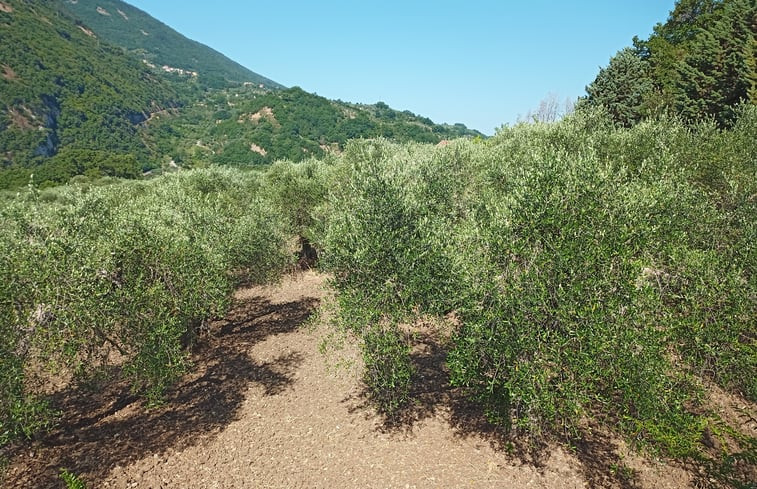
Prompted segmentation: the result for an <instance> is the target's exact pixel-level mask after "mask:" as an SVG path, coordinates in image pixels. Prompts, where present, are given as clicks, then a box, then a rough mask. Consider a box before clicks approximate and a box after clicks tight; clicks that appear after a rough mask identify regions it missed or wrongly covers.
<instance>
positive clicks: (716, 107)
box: [582, 0, 757, 126]
mask: <svg viewBox="0 0 757 489" xmlns="http://www.w3.org/2000/svg"><path fill="white" fill-rule="evenodd" d="M586 91H587V94H588V96H587V97H586V99H585V100H583V101H582V103H585V104H586V105H589V106H604V107H606V108H607V109H608V110H609V112H610V114H612V117H613V119H614V120H615V121H616V122H617V123H619V124H622V125H624V126H630V125H633V124H635V123H637V122H639V121H641V120H643V119H645V118H648V117H651V116H655V115H661V114H671V115H675V116H680V117H682V118H684V119H685V120H687V121H690V122H691V121H697V120H700V119H702V118H705V119H710V118H711V119H714V120H715V121H717V122H718V124H720V125H721V126H724V125H727V124H729V123H731V122H732V121H733V118H734V115H735V107H736V106H737V105H738V104H739V103H740V102H747V103H752V104H755V103H757V3H755V2H754V1H753V0H681V1H679V2H677V3H676V6H675V8H674V9H673V11H672V12H671V13H670V16H669V18H668V20H667V21H666V22H665V23H664V24H662V23H661V24H657V26H655V28H654V32H653V33H652V35H651V36H650V37H649V39H638V38H634V41H633V47H628V48H625V49H623V50H622V51H620V52H619V53H618V54H617V55H615V56H614V57H613V58H612V59H611V60H610V63H609V65H608V66H607V67H605V68H603V69H602V70H600V72H599V74H598V75H597V78H596V79H595V80H594V81H593V82H592V83H591V84H590V85H589V86H588V87H587V88H586Z"/></svg>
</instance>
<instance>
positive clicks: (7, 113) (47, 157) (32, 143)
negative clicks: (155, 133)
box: [0, 0, 179, 188]
mask: <svg viewBox="0 0 757 489" xmlns="http://www.w3.org/2000/svg"><path fill="white" fill-rule="evenodd" d="M7 5H8V7H9V10H11V11H10V12H7V11H0V25H2V28H1V29H0V45H2V47H3V59H2V65H1V66H0V70H2V72H1V73H0V107H2V109H3V110H2V111H0V161H1V162H2V172H0V188H7V187H12V186H18V185H25V184H26V183H28V181H29V178H30V175H31V174H32V173H34V172H35V169H36V168H37V167H38V165H43V166H44V169H43V170H42V171H40V172H39V175H38V178H37V182H40V183H41V182H44V181H45V180H49V181H50V182H57V183H60V182H65V181H67V180H68V179H69V178H70V177H71V176H72V175H76V174H81V173H84V172H86V171H90V173H92V174H97V175H100V174H110V175H118V176H134V175H135V174H137V173H139V169H140V165H142V164H144V163H145V161H146V160H147V159H148V156H149V152H148V150H147V148H146V147H145V146H144V144H143V142H142V140H141V137H140V135H139V131H138V129H137V126H136V123H138V122H140V121H143V120H145V119H146V118H147V117H148V114H149V113H150V112H153V111H155V110H160V109H161V108H163V107H166V106H170V105H172V104H174V103H175V102H176V101H177V100H178V98H179V96H178V94H177V92H176V91H175V90H174V88H173V87H172V86H171V85H170V84H169V83H167V82H166V81H164V80H162V79H160V78H159V77H156V76H155V75H154V74H153V73H152V71H151V70H150V69H148V68H147V67H146V66H144V65H143V64H142V63H139V62H137V61H136V60H132V59H131V58H129V57H126V56H125V55H124V54H123V53H122V52H121V50H120V49H117V48H113V47H111V46H108V45H106V44H102V43H100V42H99V41H98V40H97V39H95V38H93V37H91V36H90V35H88V34H87V33H86V32H84V30H83V29H80V28H79V27H77V25H75V23H74V21H73V20H72V19H70V18H66V17H65V16H62V15H58V14H57V11H56V10H54V9H53V8H51V7H50V6H49V4H48V2H35V3H31V2H22V1H15V0H14V1H9V2H8V3H7ZM6 10H8V9H6ZM105 151H107V153H108V154H107V155H104V154H103V152H105ZM137 161H138V162H139V164H138V163H137ZM72 166H73V167H76V169H72ZM40 176H42V179H40V178H39V177H40Z"/></svg>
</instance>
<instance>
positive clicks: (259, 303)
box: [6, 272, 695, 489]
mask: <svg viewBox="0 0 757 489" xmlns="http://www.w3.org/2000/svg"><path fill="white" fill-rule="evenodd" d="M323 282H324V280H323V277H321V276H319V275H317V274H315V273H313V272H304V273H302V274H298V275H295V276H292V277H289V278H287V279H285V280H284V281H283V282H282V283H281V284H279V285H277V286H269V287H253V288H248V289H244V290H240V291H239V292H238V293H237V295H236V301H235V307H234V309H233V311H232V312H231V313H230V314H229V315H228V317H227V318H226V319H225V320H223V321H218V322H217V323H215V324H214V325H213V327H212V330H211V332H210V333H209V334H208V336H207V337H206V338H205V339H204V340H203V341H202V342H201V344H200V346H199V347H198V348H197V351H196V352H195V353H194V356H193V361H194V363H195V369H193V373H192V374H191V375H189V376H187V377H186V378H185V379H184V380H183V381H182V382H181V383H180V384H179V385H178V386H176V387H175V388H174V389H172V390H171V391H170V393H169V396H168V399H167V402H166V404H165V405H164V406H162V407H160V408H155V409H145V408H144V407H143V406H142V405H141V402H140V401H139V400H138V399H137V398H135V397H134V396H131V395H130V394H129V389H128V386H127V385H124V384H119V385H114V386H110V387H108V388H107V389H104V390H102V391H100V392H96V393H92V392H81V391H76V390H65V391H62V392H60V393H59V394H58V396H57V398H56V403H57V404H58V405H59V406H61V407H62V409H63V410H64V411H65V412H68V413H78V414H77V415H75V416H69V417H67V420H65V421H64V422H63V424H62V425H61V427H60V428H59V429H58V430H56V431H55V432H53V433H51V434H50V435H48V436H46V437H45V438H42V439H39V440H36V441H34V442H32V443H31V444H27V445H24V446H22V447H17V449H16V453H14V454H13V456H12V459H11V465H10V467H9V469H8V477H9V478H8V480H7V481H6V484H9V486H8V487H18V488H35V487H36V488H48V487H49V488H53V487H54V488H59V487H64V486H63V483H62V482H61V480H60V478H59V477H58V474H59V472H60V470H61V469H62V468H66V469H68V470H69V471H70V472H72V473H75V474H77V475H79V476H80V477H81V478H82V480H84V481H85V482H86V483H87V485H88V487H89V488H150V489H158V488H399V489H403V488H495V487H501V488H510V487H512V488H526V487H529V488H580V487H581V488H582V487H638V488H685V487H694V485H695V481H694V478H693V475H692V474H691V473H690V472H688V471H687V470H686V469H685V468H683V467H677V466H672V465H669V464H666V463H665V462H662V461H654V460H650V459H645V458H642V457H641V456H639V455H637V454H635V453H634V452H632V451H629V450H628V449H627V448H626V447H625V446H624V444H623V443H622V442H621V441H619V440H617V439H614V438H612V437H609V436H604V435H601V434H596V436H595V437H594V438H593V439H589V440H586V441H585V442H584V443H582V444H581V445H579V446H575V447H572V448H569V447H564V446H561V445H558V444H553V445H548V446H538V447H534V446H530V447H520V446H517V445H513V444H512V443H510V442H508V441H507V439H505V438H503V437H502V436H500V434H498V433H497V431H496V430H493V429H492V428H491V427H490V426H488V425H487V424H486V422H485V421H484V420H483V417H482V416H481V413H480V412H479V411H477V410H476V408H475V407H474V406H471V405H469V404H468V403H467V402H466V401H465V400H464V399H462V398H461V396H459V395H458V394H457V393H456V392H455V391H454V390H452V389H450V388H449V387H448V386H447V385H446V383H445V381H444V380H445V379H444V368H443V363H444V358H443V353H441V351H440V350H439V349H438V348H437V347H436V345H435V343H434V341H433V340H432V339H430V338H429V339H428V340H427V341H426V340H424V339H423V338H421V339H420V340H419V343H418V345H416V348H415V350H414V352H413V358H414V361H415V363H416V367H417V375H418V377H419V379H420V380H421V381H420V382H418V385H419V387H418V388H417V390H416V392H414V393H413V395H414V399H415V403H414V405H413V407H412V408H411V409H410V410H409V411H408V412H407V413H406V414H405V416H404V417H403V418H402V419H399V420H395V422H393V423H387V422H386V420H384V419H382V418H381V417H380V416H378V415H376V414H375V412H374V411H373V410H372V409H371V408H370V406H368V405H367V402H366V398H365V396H364V393H363V390H362V387H361V383H360V367H361V364H360V356H359V354H358V351H357V349H356V347H355V345H354V344H353V343H352V342H351V341H350V340H349V338H345V337H343V336H340V335H334V334H333V333H332V332H331V330H330V329H329V328H328V327H327V326H324V325H323V321H318V320H309V318H312V317H313V314H314V313H315V311H316V310H317V308H318V306H319V304H320V303H321V301H322V300H323V299H324V296H325V288H324V283H323Z"/></svg>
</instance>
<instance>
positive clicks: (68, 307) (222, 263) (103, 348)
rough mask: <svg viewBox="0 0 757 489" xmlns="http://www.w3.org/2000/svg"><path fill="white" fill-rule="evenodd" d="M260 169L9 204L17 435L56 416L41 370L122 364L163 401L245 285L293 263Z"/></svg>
mask: <svg viewBox="0 0 757 489" xmlns="http://www.w3.org/2000/svg"><path fill="white" fill-rule="evenodd" d="M259 189H260V185H259V182H258V177H257V176H256V175H255V174H244V173H241V172H238V171H222V170H198V171H192V172H185V173H181V174H176V175H170V176H164V177H161V178H157V179H155V180H152V181H150V182H128V183H122V184H120V185H111V186H108V187H95V188H90V187H70V188H65V189H59V190H58V191H57V193H58V195H57V198H56V199H54V200H52V201H49V202H47V201H46V202H43V201H40V200H39V199H38V197H37V193H36V192H32V193H29V194H28V195H23V196H21V197H19V199H17V200H16V201H15V202H11V203H9V205H8V206H6V207H5V208H3V209H2V210H0V222H2V225H3V229H4V230H5V232H4V233H3V235H2V236H1V237H0V250H2V251H4V253H2V258H0V260H2V263H1V264H2V266H1V267H0V279H2V280H1V284H2V285H0V315H1V316H0V317H2V323H1V324H0V328H2V335H0V336H1V337H2V339H1V340H0V341H1V343H0V350H2V353H3V355H2V360H0V362H2V363H0V389H2V392H0V399H2V401H0V423H2V433H4V434H3V435H2V436H3V439H2V440H0V442H4V441H7V440H8V439H10V438H13V437H15V436H18V435H27V436H28V435H30V434H31V433H32V432H33V431H35V430H36V429H38V428H40V427H43V426H45V425H46V423H47V422H48V421H49V419H50V418H49V416H48V415H47V413H45V412H44V410H43V409H42V408H43V407H44V403H42V402H41V401H40V400H39V399H38V398H37V397H36V396H35V393H36V392H37V389H36V388H37V387H39V386H37V385H36V384H35V379H39V380H40V381H42V382H43V381H44V373H43V372H41V371H40V367H43V368H50V369H60V368H65V369H66V370H68V371H71V372H73V374H74V375H75V377H76V378H77V379H79V380H90V379H96V378H101V377H102V375H103V374H104V373H105V372H106V371H111V370H112V369H108V368H107V367H108V366H109V365H112V364H113V362H114V361H115V362H116V363H117V364H119V365H120V366H121V367H122V370H123V372H124V373H125V374H126V375H128V377H129V378H131V380H132V382H133V385H134V388H135V390H137V391H139V392H141V393H142V394H144V395H145V396H146V397H147V398H148V400H149V401H151V402H159V400H160V398H161V395H162V393H163V391H164V390H165V388H166V387H167V386H168V385H170V384H171V383H172V382H173V381H175V380H176V379H177V378H178V376H180V375H181V374H182V373H183V372H185V371H186V369H187V368H188V366H189V365H188V362H187V349H186V347H187V346H189V345H191V344H192V343H193V342H194V341H195V338H196V337H197V335H198V334H199V332H200V331H201V330H202V328H203V327H204V325H205V324H206V323H207V321H208V320H209V319H212V318H214V317H218V316H220V315H222V314H224V313H225V311H226V309H227V308H228V305H229V298H230V295H231V292H232V291H233V288H234V286H235V284H236V283H238V282H239V281H241V280H244V281H255V282H257V281H265V280H268V279H271V278H273V277H274V276H276V275H277V274H278V273H280V271H281V270H283V269H284V268H285V265H286V263H287V262H288V260H289V258H288V257H287V255H286V252H285V250H284V243H285V236H284V234H283V223H282V222H281V221H280V220H279V219H278V218H277V216H276V214H274V212H273V211H272V210H271V208H270V206H269V205H268V204H267V203H266V202H265V201H264V200H263V199H262V198H261V195H260V194H259Z"/></svg>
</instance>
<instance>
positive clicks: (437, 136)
mask: <svg viewBox="0 0 757 489" xmlns="http://www.w3.org/2000/svg"><path fill="white" fill-rule="evenodd" d="M464 136H468V137H475V136H479V137H480V136H482V135H481V133H479V132H477V131H473V130H470V129H468V128H467V127H465V126H464V125H462V124H456V125H452V126H451V125H440V124H434V123H433V122H432V121H431V120H429V119H428V118H425V117H420V116H418V115H415V114H413V113H412V112H409V111H404V112H400V111H396V110H393V109H391V108H389V106H387V105H386V104H384V103H381V102H379V103H377V104H375V105H355V104H348V103H345V102H338V101H332V100H328V99H326V98H324V97H320V96H318V95H314V94H311V93H308V92H306V91H304V90H302V89H301V88H298V87H294V88H291V89H288V90H280V91H276V92H263V91H261V90H259V89H256V88H254V87H245V88H240V89H235V90H223V91H218V92H214V93H212V94H210V95H209V96H208V97H206V98H205V99H203V100H202V101H200V102H198V103H197V104H195V105H194V106H192V107H186V108H184V109H182V110H181V111H180V112H179V113H178V114H175V115H174V114H170V113H167V114H164V115H161V116H160V117H157V118H156V119H154V120H151V121H150V122H149V124H148V125H147V129H146V138H147V140H148V141H150V145H151V147H152V148H154V150H155V151H156V152H157V153H159V154H161V155H165V157H164V159H170V160H173V161H175V162H176V163H177V164H179V165H181V166H198V165H199V166H202V165H206V164H208V163H215V164H219V165H242V166H244V165H260V164H268V163H272V162H274V161H276V160H278V159H287V160H290V161H300V160H303V159H307V158H310V157H313V156H323V155H324V154H326V153H329V152H339V151H341V150H342V149H343V148H344V145H345V143H346V142H347V141H349V140H350V139H354V138H372V137H386V138H390V139H393V140H395V141H399V142H406V141H417V142H430V143H438V142H439V141H441V140H442V139H453V138H457V137H464Z"/></svg>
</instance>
